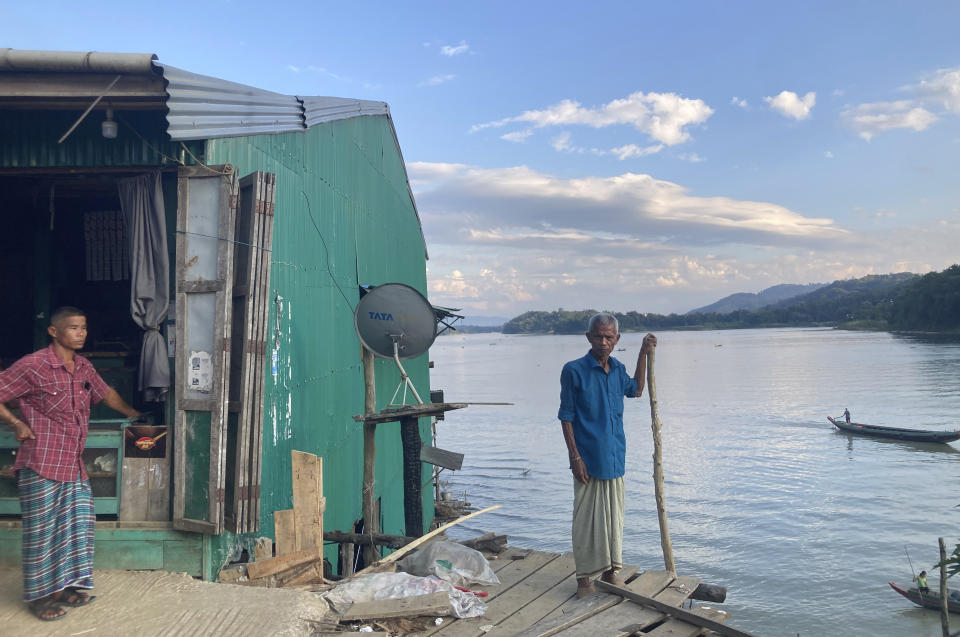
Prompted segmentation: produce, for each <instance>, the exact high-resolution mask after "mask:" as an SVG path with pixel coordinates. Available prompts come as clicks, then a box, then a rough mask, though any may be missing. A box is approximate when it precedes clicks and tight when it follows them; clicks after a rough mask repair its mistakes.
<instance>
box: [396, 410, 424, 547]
mask: <svg viewBox="0 0 960 637" xmlns="http://www.w3.org/2000/svg"><path fill="white" fill-rule="evenodd" d="M400 442H401V443H402V445H403V520H404V525H405V529H406V533H407V535H408V536H410V537H420V536H421V535H423V489H422V488H421V486H420V476H421V475H422V470H421V467H420V446H421V445H422V444H423V443H422V441H421V440H420V420H419V419H418V418H416V417H412V416H405V417H403V418H401V419H400Z"/></svg>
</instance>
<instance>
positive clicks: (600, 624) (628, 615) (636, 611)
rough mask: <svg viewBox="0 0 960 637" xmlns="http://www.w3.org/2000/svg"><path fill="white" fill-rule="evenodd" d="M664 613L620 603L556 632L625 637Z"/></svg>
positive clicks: (572, 635) (586, 636)
mask: <svg viewBox="0 0 960 637" xmlns="http://www.w3.org/2000/svg"><path fill="white" fill-rule="evenodd" d="M663 618H664V614H663V613H661V612H658V611H655V610H653V609H650V608H644V607H642V606H637V605H636V604H630V603H621V604H616V605H614V606H613V607H612V608H608V609H607V610H605V611H603V612H602V613H597V614H596V615H594V616H593V617H590V618H588V619H585V620H584V621H582V622H579V623H577V624H574V625H573V626H571V627H569V628H567V629H565V630H562V631H560V632H559V633H556V634H558V635H562V637H596V636H597V635H603V636H604V637H608V636H609V637H613V636H616V637H626V636H627V635H633V634H634V633H637V632H639V631H640V630H642V629H644V628H646V627H647V626H651V625H653V624H656V623H657V622H659V621H661V620H662V619H663Z"/></svg>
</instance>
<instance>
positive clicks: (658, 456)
mask: <svg viewBox="0 0 960 637" xmlns="http://www.w3.org/2000/svg"><path fill="white" fill-rule="evenodd" d="M655 352H656V348H653V349H651V350H650V351H649V352H648V353H647V393H648V395H649V397H650V428H651V429H652V430H653V487H654V494H655V498H656V501H657V519H658V520H659V521H660V546H661V547H662V549H663V565H664V567H665V568H666V569H667V570H668V571H669V572H671V573H673V574H676V572H677V568H676V566H674V564H673V545H672V544H671V543H670V530H669V529H668V528H667V507H666V504H665V500H664V495H663V450H662V446H663V445H662V443H661V441H660V412H659V410H658V408H657V382H656V380H655V379H654V377H653V361H654V358H655Z"/></svg>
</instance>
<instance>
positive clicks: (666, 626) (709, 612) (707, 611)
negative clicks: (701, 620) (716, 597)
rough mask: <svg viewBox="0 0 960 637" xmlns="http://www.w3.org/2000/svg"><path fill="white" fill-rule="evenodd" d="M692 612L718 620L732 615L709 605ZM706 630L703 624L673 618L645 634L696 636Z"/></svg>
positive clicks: (723, 619) (720, 620)
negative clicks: (696, 624) (697, 624)
mask: <svg viewBox="0 0 960 637" xmlns="http://www.w3.org/2000/svg"><path fill="white" fill-rule="evenodd" d="M690 612H692V613H693V614H694V615H698V616H700V617H706V618H708V619H712V620H714V621H718V622H725V621H727V619H729V617H730V615H729V613H725V612H724V611H722V610H718V609H716V608H710V607H707V606H701V607H698V608H694V609H693V610H692V611H690ZM704 631H706V628H703V627H702V626H694V625H693V624H688V623H687V622H685V621H682V620H679V619H673V618H671V619H668V620H667V621H665V622H663V623H662V624H660V625H659V626H657V627H656V628H654V629H653V630H651V631H650V632H648V633H645V634H646V635H649V636H652V637H696V636H697V635H701V634H703V633H704Z"/></svg>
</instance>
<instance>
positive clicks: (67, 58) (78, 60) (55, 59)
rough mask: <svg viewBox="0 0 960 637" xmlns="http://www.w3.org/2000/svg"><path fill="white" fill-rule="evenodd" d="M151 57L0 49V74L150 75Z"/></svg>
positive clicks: (125, 54)
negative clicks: (41, 72)
mask: <svg viewBox="0 0 960 637" xmlns="http://www.w3.org/2000/svg"><path fill="white" fill-rule="evenodd" d="M156 59H157V56H156V55H154V54H153V53H99V52H97V51H27V50H23V49H8V48H7V49H0V71H20V72H30V71H45V72H61V73H151V72H152V71H153V69H152V67H151V64H152V62H153V60H156Z"/></svg>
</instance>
